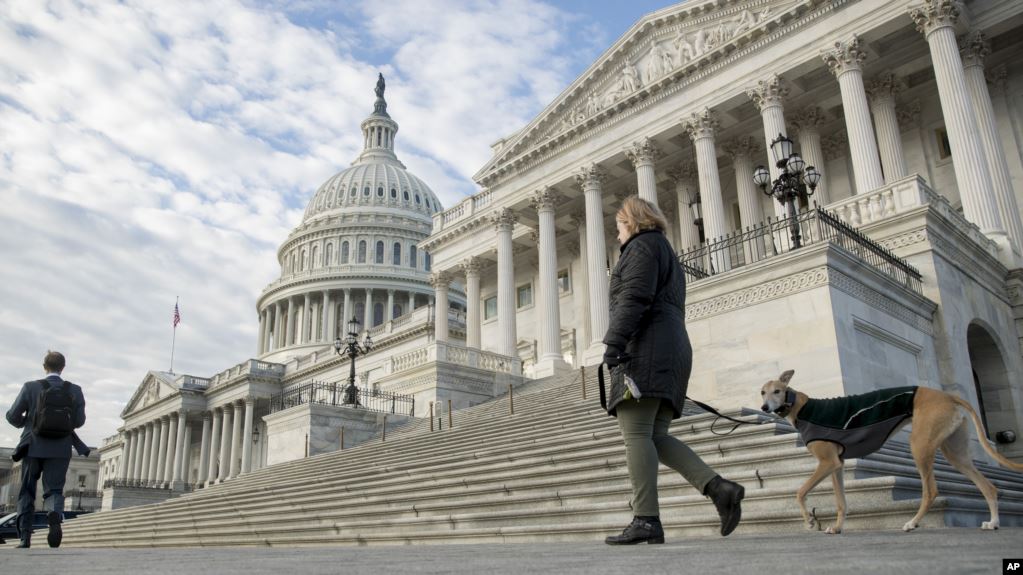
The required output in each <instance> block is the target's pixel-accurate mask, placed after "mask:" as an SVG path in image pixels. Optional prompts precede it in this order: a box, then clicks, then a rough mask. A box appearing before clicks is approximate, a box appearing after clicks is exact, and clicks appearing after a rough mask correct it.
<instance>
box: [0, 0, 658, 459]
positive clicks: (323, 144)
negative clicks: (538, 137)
mask: <svg viewBox="0 0 1023 575" xmlns="http://www.w3.org/2000/svg"><path fill="white" fill-rule="evenodd" d="M670 3H671V2H670V0H663V1H661V2H657V1H647V0H633V1H631V2H627V3H626V2H620V1H618V0H607V1H606V2H595V1H592V2H591V1H586V0H566V1H562V2H542V1H539V0H391V1H389V2H374V1H363V2H360V1H336V2H333V1H331V2H328V1H325V0H296V1H286V0H272V1H267V2H262V3H261V2H248V1H239V0H202V1H192V0H175V1H173V2H167V1H164V0H152V1H148V2H147V1H145V0H123V1H121V2H114V1H109V0H108V1H103V0H91V1H85V2H78V1H42V0H0V274H2V280H0V365H2V366H3V370H2V372H0V373H2V377H0V407H2V409H3V410H4V411H6V410H7V408H8V407H9V406H10V405H11V403H12V402H13V400H14V398H15V396H16V395H17V393H18V390H19V389H20V388H21V385H22V383H23V382H24V381H26V380H28V379H35V378H38V377H39V376H41V366H40V364H41V361H42V357H43V355H44V353H45V352H46V350H47V349H56V350H60V351H63V352H64V353H65V354H66V355H67V356H68V368H67V370H66V371H65V376H66V377H67V378H68V379H70V380H72V381H74V382H76V383H79V384H82V386H83V387H84V388H85V392H86V397H87V405H88V408H87V412H88V417H89V421H88V423H87V424H86V427H85V428H84V431H83V433H82V434H81V435H82V436H83V438H84V439H85V440H86V441H87V442H89V443H90V444H94V445H95V444H98V443H99V442H100V441H101V440H102V438H104V437H107V436H109V435H111V434H113V433H115V430H116V428H117V426H118V425H120V423H121V422H120V418H119V417H118V415H119V414H120V412H121V410H122V409H123V408H124V406H125V403H126V402H127V400H128V399H129V398H130V396H131V394H132V393H133V392H134V390H135V388H136V386H138V384H139V383H140V382H141V380H142V377H143V376H144V375H145V373H146V371H147V370H149V369H168V368H169V363H170V348H171V335H172V330H171V316H172V312H173V307H174V301H175V297H180V299H181V304H180V305H181V315H182V323H181V325H179V326H178V330H177V344H176V352H175V359H174V368H175V371H176V372H179V373H191V374H195V375H200V376H208V375H212V374H214V373H216V372H218V371H220V370H222V369H225V368H227V367H230V366H232V365H234V364H236V363H238V362H240V361H242V360H244V359H246V358H249V357H251V356H252V355H253V353H254V352H255V347H256V329H257V326H258V323H257V317H256V311H255V300H256V297H257V296H258V294H259V292H260V291H261V290H262V288H263V287H264V286H265V285H266V284H267V283H268V282H270V281H271V280H273V279H274V276H275V274H276V273H277V272H278V268H277V262H276V249H277V246H278V245H279V244H280V242H281V241H283V240H284V239H285V237H286V236H287V234H288V232H289V231H290V230H291V228H292V227H293V226H295V225H296V224H297V223H298V222H299V220H300V217H301V214H302V211H303V210H304V208H305V205H306V202H307V201H308V199H309V198H310V197H311V196H312V194H313V192H314V191H315V189H316V188H317V186H318V185H319V184H320V183H322V182H323V181H324V180H326V179H327V178H328V177H330V176H331V175H332V174H334V173H336V172H338V171H340V170H341V169H343V168H345V167H347V166H348V165H349V164H350V162H351V161H352V160H353V159H354V158H355V156H356V155H357V154H358V152H359V150H360V147H361V134H360V133H359V123H360V122H361V121H362V119H364V118H365V117H366V116H367V115H368V114H369V113H370V112H371V111H372V106H373V97H374V96H373V86H374V84H375V82H376V76H377V72H383V74H384V76H385V77H386V78H387V101H388V111H389V112H390V113H391V115H392V117H393V118H394V119H395V120H396V121H397V122H398V123H399V124H400V126H401V131H400V132H399V134H398V138H397V142H396V146H397V153H398V155H399V157H400V158H401V159H402V160H403V161H404V162H405V164H406V165H407V166H408V167H409V169H410V170H411V171H412V172H413V173H415V174H416V175H418V176H420V177H421V178H423V179H424V180H425V181H426V182H427V183H428V184H429V185H430V186H431V188H432V189H433V190H434V192H435V193H437V195H438V196H439V197H440V198H441V201H442V202H444V205H445V206H450V205H453V204H454V203H455V202H457V201H459V200H460V199H461V198H462V197H464V196H465V195H468V194H472V193H474V191H475V190H476V188H475V184H473V183H472V181H471V180H470V176H471V175H472V174H473V173H474V172H475V171H476V170H478V169H479V168H480V167H481V166H482V165H483V163H484V162H485V161H486V160H487V158H488V156H489V151H490V148H489V145H490V144H491V143H492V142H493V141H495V140H497V139H498V138H500V137H502V136H505V135H507V134H509V133H511V132H513V131H515V130H517V129H518V128H520V127H521V126H522V125H523V124H525V123H526V122H528V121H529V120H530V119H531V118H532V117H534V116H535V115H536V114H537V113H538V112H539V111H540V110H541V109H542V108H543V107H544V106H545V105H546V104H547V103H549V102H550V101H551V100H552V99H553V98H554V97H556V96H557V95H558V94H559V93H560V92H561V91H562V90H563V89H564V88H565V87H566V86H568V84H569V83H571V82H572V80H573V79H574V78H575V77H576V76H577V75H578V74H580V73H581V72H582V71H583V70H584V69H585V68H586V67H587V66H588V65H589V64H590V63H592V61H593V60H594V59H595V58H596V57H597V56H599V55H600V54H601V53H602V52H603V51H604V50H605V49H606V48H607V47H609V46H610V45H611V44H612V43H613V42H614V41H615V40H616V39H617V38H618V37H619V36H620V35H621V34H622V33H624V32H625V31H626V30H627V29H628V28H629V27H630V26H631V25H632V24H633V23H634V22H635V21H636V20H637V19H638V18H640V17H641V16H642V15H643V14H645V13H648V12H650V11H653V10H657V9H659V8H662V7H664V6H665V5H668V4H670ZM18 435H19V431H18V430H15V429H14V428H12V427H11V426H9V425H7V424H6V422H3V423H0V446H14V445H15V443H16V442H17V437H18Z"/></svg>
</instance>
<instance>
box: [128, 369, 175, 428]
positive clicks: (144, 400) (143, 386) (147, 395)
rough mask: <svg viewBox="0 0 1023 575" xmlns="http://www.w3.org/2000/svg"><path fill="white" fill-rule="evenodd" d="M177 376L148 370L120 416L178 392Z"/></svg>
mask: <svg viewBox="0 0 1023 575" xmlns="http://www.w3.org/2000/svg"><path fill="white" fill-rule="evenodd" d="M176 379H177V376H176V375H174V374H171V373H167V372H163V371H150V372H149V373H147V374H146V376H145V377H144V378H142V383H140V384H139V386H138V387H137V388H136V389H135V393H134V394H133V395H132V396H131V400H129V401H128V405H127V406H125V408H124V411H122V412H121V417H126V416H128V415H129V414H131V413H133V412H135V411H138V410H140V409H143V408H145V407H148V406H150V405H152V404H154V403H156V402H158V401H160V400H161V399H163V398H165V397H167V396H169V395H173V394H175V393H177V392H178V386H177V383H176Z"/></svg>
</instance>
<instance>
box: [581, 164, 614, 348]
mask: <svg viewBox="0 0 1023 575" xmlns="http://www.w3.org/2000/svg"><path fill="white" fill-rule="evenodd" d="M605 180H607V172H605V171H604V168H602V167H600V166H599V165H597V164H590V165H589V166H586V167H584V168H582V169H581V170H580V171H578V172H577V173H576V175H575V181H576V183H578V184H579V186H580V187H581V188H582V190H583V196H584V201H585V206H586V273H587V276H588V277H589V281H588V282H587V291H588V292H589V308H590V342H589V346H588V348H587V350H586V352H585V353H584V355H583V362H584V363H585V364H589V365H596V364H598V363H600V362H601V360H602V359H603V357H604V336H605V335H606V334H607V326H608V321H609V319H608V313H609V310H608V307H609V305H610V304H609V296H608V277H607V267H606V265H605V263H604V254H605V253H607V240H606V238H605V236H604V199H603V184H604V181H605Z"/></svg>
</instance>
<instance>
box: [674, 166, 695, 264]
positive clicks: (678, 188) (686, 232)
mask: <svg viewBox="0 0 1023 575" xmlns="http://www.w3.org/2000/svg"><path fill="white" fill-rule="evenodd" d="M668 176H669V177H670V178H671V180H672V181H673V182H674V183H675V201H676V203H677V204H678V209H677V210H676V211H677V212H678V231H679V246H678V253H679V254H682V253H684V252H685V251H686V250H691V249H693V248H696V247H699V245H700V228H699V226H697V225H696V221H695V220H694V219H693V208H692V207H691V204H692V203H693V202H695V201H696V199H697V197H698V196H699V194H700V191H699V188H697V187H696V179H697V178H698V177H699V174H698V173H697V171H696V165H695V164H693V163H692V162H689V161H685V162H682V164H681V165H679V166H678V167H676V168H671V169H669V170H668Z"/></svg>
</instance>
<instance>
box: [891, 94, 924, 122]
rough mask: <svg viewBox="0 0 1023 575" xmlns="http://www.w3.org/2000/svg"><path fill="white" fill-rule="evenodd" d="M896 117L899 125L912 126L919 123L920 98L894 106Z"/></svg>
mask: <svg viewBox="0 0 1023 575" xmlns="http://www.w3.org/2000/svg"><path fill="white" fill-rule="evenodd" d="M895 113H896V117H897V118H898V120H899V125H900V126H905V127H907V128H908V127H913V126H919V125H920V100H913V101H912V102H910V103H908V104H904V105H900V106H896V107H895Z"/></svg>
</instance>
